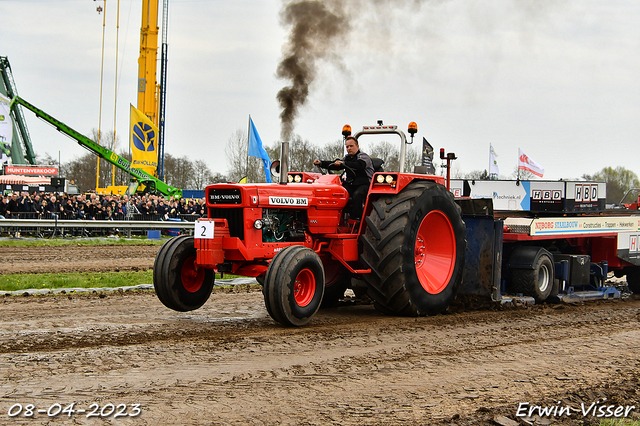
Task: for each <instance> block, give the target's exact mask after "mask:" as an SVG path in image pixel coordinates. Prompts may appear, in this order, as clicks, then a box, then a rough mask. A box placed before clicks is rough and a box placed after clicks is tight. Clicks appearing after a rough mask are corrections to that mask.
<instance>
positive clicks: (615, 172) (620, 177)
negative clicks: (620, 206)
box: [582, 167, 640, 203]
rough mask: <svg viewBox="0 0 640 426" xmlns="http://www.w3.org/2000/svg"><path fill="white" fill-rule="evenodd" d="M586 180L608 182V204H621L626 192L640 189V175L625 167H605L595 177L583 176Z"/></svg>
mask: <svg viewBox="0 0 640 426" xmlns="http://www.w3.org/2000/svg"><path fill="white" fill-rule="evenodd" d="M582 178H583V179H585V180H595V181H601V182H606V184H607V203H619V202H620V201H621V200H622V197H624V195H625V194H626V192H627V191H628V190H630V189H632V188H640V181H639V180H638V175H637V174H635V173H634V172H632V171H631V170H628V169H625V168H624V167H616V168H615V169H614V168H613V167H605V168H603V169H602V170H600V171H599V172H597V173H595V174H593V175H583V176H582Z"/></svg>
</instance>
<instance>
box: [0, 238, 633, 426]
mask: <svg viewBox="0 0 640 426" xmlns="http://www.w3.org/2000/svg"><path fill="white" fill-rule="evenodd" d="M50 250H53V249H50ZM56 250H57V249H56ZM91 250H94V248H92V249H91ZM99 251H100V250H94V252H93V257H99V254H98V252H99ZM116 263H117V261H114V264H116ZM0 309H1V312H2V315H1V317H0V424H11V425H14V424H24V425H35V424H38V425H39V424H132V425H134V424H135V425H160V424H163V425H169V424H172V425H173V424H185V425H192V424H193V425H200V424H215V425H218V424H221V425H224V424H229V425H247V424H248V425H264V424H269V425H270V424H285V425H326V424H337V425H338V424H339V425H361V424H365V425H428V424H436V425H441V424H442V425H445V424H458V425H472V424H487V425H488V424H510V423H509V422H508V421H509V419H511V420H512V421H513V420H516V419H519V420H520V422H519V424H527V423H526V422H529V424H549V420H551V424H575V425H578V424H597V422H598V420H599V419H598V418H597V417H594V416H592V415H591V414H588V415H586V416H583V413H582V409H583V408H582V407H583V406H584V410H587V409H589V407H590V406H592V404H594V403H595V404H596V405H595V407H596V408H598V407H600V406H604V407H605V408H604V409H603V413H605V414H606V407H608V406H613V407H614V408H612V409H611V410H612V412H613V410H615V409H616V408H617V407H618V406H621V407H623V410H627V409H628V411H627V413H628V416H629V417H630V418H633V419H639V418H640V395H639V393H638V391H637V389H638V388H639V385H640V383H639V381H640V369H639V367H640V355H639V354H640V321H639V320H640V300H638V299H635V298H632V299H629V300H626V301H606V302H595V303H588V304H584V305H577V306H566V305H562V306H535V307H529V308H520V309H504V310H502V309H486V310H482V311H458V312H455V313H449V314H446V315H439V316H435V317H427V318H395V317H386V316H383V315H381V314H379V313H377V312H376V311H375V310H374V309H373V307H371V306H369V305H364V306H344V307H340V308H337V309H332V310H324V311H321V312H320V313H319V314H318V315H317V317H316V318H315V319H314V321H312V323H311V324H310V325H309V326H307V327H303V328H297V329H291V328H283V327H281V326H279V325H277V324H276V323H274V322H273V321H272V320H271V319H270V318H269V316H268V314H267V312H266V310H265V308H264V303H263V301H262V294H261V293H260V292H259V291H256V290H255V289H251V288H244V287H243V288H240V289H237V290H235V291H234V292H231V291H230V290H222V291H217V292H216V293H214V294H212V296H211V298H210V299H209V301H208V302H207V303H206V304H205V305H204V306H203V307H202V308H201V309H199V310H196V311H193V312H189V313H179V312H174V311H171V310H169V309H167V308H165V307H164V306H162V305H161V304H160V302H159V301H158V300H157V298H156V297H155V295H154V293H153V292H151V291H146V292H145V291H143V292H136V293H133V292H115V293H105V294H89V295H62V294H61V295H56V296H30V297H23V296H5V297H2V298H0ZM454 311H455V310H454ZM71 403H75V406H74V410H75V412H74V413H73V414H71V417H69V416H68V415H66V414H65V415H64V416H63V415H62V414H59V415H58V416H56V417H50V416H49V415H48V414H47V411H48V410H50V412H51V413H55V412H56V411H59V410H61V409H64V408H65V407H67V406H68V405H69V404H71ZM17 404H20V405H17ZM28 404H33V405H34V406H35V407H34V408H33V410H34V414H33V417H25V416H24V413H25V411H26V410H27V408H26V407H27V405H28ZM56 404H60V406H58V405H56ZM92 404H94V405H93V406H92ZM110 404H113V409H115V412H116V413H120V416H118V417H115V415H114V414H109V413H110V412H111V411H112V406H111V405H110ZM135 404H139V408H138V406H137V405H135ZM523 404H529V405H523ZM582 404H584V405H582ZM20 406H22V407H23V409H22V412H21V413H20V414H18V415H16V416H14V417H10V416H9V412H10V410H13V411H11V414H15V413H17V412H18V410H19V408H20ZM118 406H119V407H118ZM533 406H541V407H546V408H552V407H560V408H564V407H571V409H564V412H563V415H562V416H558V417H557V418H554V417H552V418H551V419H549V418H547V417H545V418H543V419H538V420H537V422H536V419H535V416H533V418H527V419H522V418H519V417H516V414H517V412H518V410H519V408H520V409H524V411H527V408H531V407H533ZM627 406H634V407H633V408H630V407H627ZM138 409H139V410H140V414H139V415H137V416H135V417H133V416H129V414H136V413H137V410H138ZM38 410H42V411H41V412H38ZM79 410H87V411H85V412H82V413H81V412H79ZM92 411H93V414H95V415H96V416H95V417H88V416H91V414H92ZM100 411H102V413H103V414H104V416H101V414H100ZM536 413H537V412H536ZM536 413H532V414H536ZM567 413H569V414H567ZM596 414H598V412H596Z"/></svg>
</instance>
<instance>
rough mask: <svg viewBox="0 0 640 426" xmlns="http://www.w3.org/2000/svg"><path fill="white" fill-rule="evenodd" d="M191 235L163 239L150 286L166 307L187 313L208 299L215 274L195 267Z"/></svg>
mask: <svg viewBox="0 0 640 426" xmlns="http://www.w3.org/2000/svg"><path fill="white" fill-rule="evenodd" d="M195 260H196V248H195V245H194V240H193V237H191V236H188V235H182V236H179V237H175V238H173V239H171V240H169V241H168V242H166V243H165V244H164V245H163V246H162V248H161V249H160V251H159V252H158V254H157V255H156V260H155V263H154V265H153V287H154V288H155V290H156V294H157V295H158V299H160V302H162V304H163V305H165V306H166V307H167V308H170V309H173V310H174V311H179V312H187V311H192V310H194V309H198V308H199V307H201V306H202V305H204V304H205V302H206V301H207V300H208V299H209V296H210V295H211V290H212V289H213V284H214V282H215V274H214V272H213V270H211V269H207V268H203V267H200V268H199V267H197V265H196V263H195Z"/></svg>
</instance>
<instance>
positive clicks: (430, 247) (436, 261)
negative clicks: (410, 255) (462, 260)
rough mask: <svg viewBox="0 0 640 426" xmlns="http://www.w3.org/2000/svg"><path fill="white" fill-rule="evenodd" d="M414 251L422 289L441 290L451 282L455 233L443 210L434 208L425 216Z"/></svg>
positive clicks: (433, 291) (435, 291) (435, 292)
mask: <svg viewBox="0 0 640 426" xmlns="http://www.w3.org/2000/svg"><path fill="white" fill-rule="evenodd" d="M414 254H415V263H416V275H417V276H418V280H419V281H420V284H421V285H422V288H424V289H425V291H426V292H427V293H431V294H438V293H440V292H441V291H442V290H444V289H445V287H446V286H447V284H448V283H449V280H450V279H451V275H452V274H453V268H454V266H455V261H456V239H455V234H454V232H453V227H452V226H451V222H450V221H449V218H448V217H447V216H446V215H445V214H444V213H442V212H441V211H438V210H434V211H432V212H429V213H428V214H427V215H426V216H425V217H424V219H422V223H421V224H420V228H419V229H418V234H417V235H416V246H415V251H414Z"/></svg>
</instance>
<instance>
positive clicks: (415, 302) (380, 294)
mask: <svg viewBox="0 0 640 426" xmlns="http://www.w3.org/2000/svg"><path fill="white" fill-rule="evenodd" d="M365 221H366V229H365V232H364V233H363V235H362V236H361V237H360V241H361V244H362V249H363V250H362V255H361V261H362V262H363V263H364V264H365V265H366V266H367V267H368V268H370V269H371V273H370V274H365V275H363V279H364V280H365V282H366V283H367V288H368V289H367V295H368V296H369V297H370V298H371V299H372V300H373V301H374V306H375V307H376V309H378V310H379V311H381V312H383V313H386V314H391V315H403V316H422V315H435V314H438V313H440V312H442V311H444V310H446V309H447V308H448V307H449V305H450V304H451V302H452V301H453V299H454V298H455V296H456V292H457V290H458V287H459V285H460V282H461V279H462V270H463V268H464V252H465V247H466V242H465V239H464V229H465V225H464V222H463V221H462V217H461V214H460V209H459V207H458V205H457V204H456V203H455V201H454V198H453V195H452V194H451V193H450V192H449V191H447V189H446V188H445V187H444V186H442V185H440V184H438V183H436V182H432V181H414V182H412V183H410V184H409V185H407V186H406V187H405V188H404V189H403V190H402V191H400V192H399V193H398V194H395V195H383V196H381V197H380V198H378V199H376V200H374V201H373V202H372V209H371V212H370V213H369V214H368V215H367V217H366V218H365Z"/></svg>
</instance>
